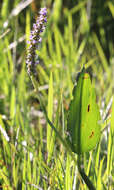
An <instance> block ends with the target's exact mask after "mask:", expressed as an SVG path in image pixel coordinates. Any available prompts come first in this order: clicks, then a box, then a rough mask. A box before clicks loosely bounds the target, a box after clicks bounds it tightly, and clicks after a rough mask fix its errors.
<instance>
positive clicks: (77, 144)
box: [67, 68, 100, 154]
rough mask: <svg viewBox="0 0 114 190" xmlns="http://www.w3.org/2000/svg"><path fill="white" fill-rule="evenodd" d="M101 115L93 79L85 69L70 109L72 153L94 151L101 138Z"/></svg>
mask: <svg viewBox="0 0 114 190" xmlns="http://www.w3.org/2000/svg"><path fill="white" fill-rule="evenodd" d="M99 121H100V113H99V108H98V105H97V104H96V95H95V91H94V88H93V87H92V84H91V79H90V76H89V74H88V73H86V72H85V68H84V69H83V70H82V71H81V72H80V73H79V75H78V79H77V85H76V86H75V87H74V89H73V100H72V101H71V103H70V107H69V116H68V122H67V123H68V124H67V128H68V132H69V135H70V141H71V142H70V143H71V146H72V151H73V152H75V153H77V154H81V153H83V152H88V151H90V150H92V149H93V148H94V147H95V146H96V144H97V143H98V141H99V138H100V124H99Z"/></svg>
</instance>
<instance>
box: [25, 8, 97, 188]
mask: <svg viewBox="0 0 114 190" xmlns="http://www.w3.org/2000/svg"><path fill="white" fill-rule="evenodd" d="M46 23H47V9H46V8H42V9H41V10H40V12H39V16H38V18H37V20H36V23H35V24H33V29H32V31H31V34H30V41H29V48H28V51H27V58H26V64H27V71H28V74H29V76H30V78H31V80H32V82H33V86H34V88H35V90H36V93H37V96H38V99H39V101H40V104H41V108H42V110H43V112H44V115H45V118H46V121H47V122H48V124H49V125H50V127H51V128H52V129H53V130H54V131H55V133H56V134H57V137H58V138H59V139H60V141H61V142H62V144H63V145H64V147H65V148H66V150H67V151H68V152H69V154H70V155H71V156H72V159H73V160H74V161H75V163H76V164H77V165H78V169H79V172H80V174H81V176H82V178H83V180H84V181H85V183H86V185H87V186H88V188H89V189H90V190H94V189H95V187H94V185H93V184H92V182H91V181H90V179H89V178H88V176H87V175H86V174H85V172H84V170H83V169H82V168H81V162H80V160H81V158H80V157H81V155H82V154H83V153H84V152H88V151H90V150H92V149H93V148H94V147H95V146H96V144H97V143H98V142H99V139H100V124H99V121H100V114H99V108H98V106H97V104H96V95H95V91H94V88H93V86H92V84H91V79H90V76H89V74H88V73H87V72H86V70H85V67H83V69H82V71H81V72H80V74H79V76H78V78H77V84H76V86H74V89H73V99H72V100H71V103H70V106H69V114H68V120H67V130H68V133H67V134H68V137H67V140H65V139H63V138H62V136H61V135H60V134H59V132H58V131H57V130H56V128H55V126H54V124H53V123H52V122H51V121H50V119H49V118H48V115H47V111H46V108H45V106H44V104H43V101H42V98H41V96H40V92H39V89H38V81H37V72H36V66H37V65H38V64H40V63H39V60H37V59H36V49H37V47H38V44H39V43H41V41H42V39H41V36H40V34H41V33H42V32H43V31H44V30H45V27H46ZM73 152H74V153H76V154H77V155H78V161H77V160H76V157H75V154H74V153H73Z"/></svg>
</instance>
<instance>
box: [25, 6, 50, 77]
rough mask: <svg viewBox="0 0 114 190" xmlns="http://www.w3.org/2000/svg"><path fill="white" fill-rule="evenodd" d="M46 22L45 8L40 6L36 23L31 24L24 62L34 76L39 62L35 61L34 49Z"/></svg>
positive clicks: (39, 40) (40, 39)
mask: <svg viewBox="0 0 114 190" xmlns="http://www.w3.org/2000/svg"><path fill="white" fill-rule="evenodd" d="M46 23H47V9H46V7H44V8H41V9H40V12H39V17H38V18H37V20H36V23H34V24H33V29H32V31H31V32H30V39H29V44H30V45H29V48H28V51H27V57H26V64H27V71H28V74H29V75H30V76H31V75H34V76H36V65H37V64H38V63H39V60H37V61H35V60H36V59H35V58H36V53H35V50H36V48H37V46H38V43H41V41H42V38H41V37H40V34H41V33H42V32H43V31H44V30H45V27H46V26H45V24H46Z"/></svg>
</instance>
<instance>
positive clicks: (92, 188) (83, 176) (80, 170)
mask: <svg viewBox="0 0 114 190" xmlns="http://www.w3.org/2000/svg"><path fill="white" fill-rule="evenodd" d="M77 163H78V170H79V172H80V174H81V177H82V179H83V180H84V182H85V184H86V185H87V187H88V188H89V190H96V189H95V187H94V185H93V184H92V182H91V181H90V179H89V177H88V176H87V175H86V174H85V172H84V170H82V169H81V161H80V155H79V156H78V162H77Z"/></svg>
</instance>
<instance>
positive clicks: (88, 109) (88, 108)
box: [87, 104, 90, 112]
mask: <svg viewBox="0 0 114 190" xmlns="http://www.w3.org/2000/svg"><path fill="white" fill-rule="evenodd" d="M87 111H88V112H89V111H90V104H89V105H88V107H87Z"/></svg>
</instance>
